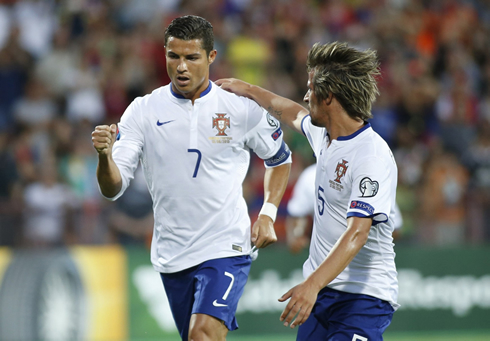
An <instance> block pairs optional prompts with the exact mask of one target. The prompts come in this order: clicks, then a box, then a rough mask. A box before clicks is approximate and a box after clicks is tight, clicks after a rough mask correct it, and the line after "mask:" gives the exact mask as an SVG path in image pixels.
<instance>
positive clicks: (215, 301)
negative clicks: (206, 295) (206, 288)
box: [213, 300, 228, 307]
mask: <svg viewBox="0 0 490 341" xmlns="http://www.w3.org/2000/svg"><path fill="white" fill-rule="evenodd" d="M213 305H214V306H215V307H227V306H228V304H221V303H218V300H214V301H213Z"/></svg>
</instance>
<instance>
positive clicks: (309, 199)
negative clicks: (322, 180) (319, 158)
mask: <svg viewBox="0 0 490 341" xmlns="http://www.w3.org/2000/svg"><path fill="white" fill-rule="evenodd" d="M315 174H316V164H312V165H310V166H308V167H306V168H305V169H304V170H303V172H302V173H301V174H300V176H299V178H298V180H297V181H296V184H295V185H294V188H293V193H292V195H291V199H289V201H288V207H287V208H288V214H289V215H290V216H292V217H305V216H308V215H313V212H314V207H315Z"/></svg>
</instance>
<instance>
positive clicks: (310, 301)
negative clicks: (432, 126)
mask: <svg viewBox="0 0 490 341" xmlns="http://www.w3.org/2000/svg"><path fill="white" fill-rule="evenodd" d="M307 70H308V84H307V86H308V91H307V93H306V95H305V97H304V100H305V102H306V103H308V110H305V109H304V108H303V106H301V105H300V104H297V103H295V102H293V101H290V100H288V99H286V98H283V97H280V96H277V95H275V94H273V93H271V92H269V91H267V90H265V89H262V88H260V87H257V86H253V85H250V84H247V83H244V82H242V81H239V80H233V79H224V80H219V81H216V84H218V85H221V87H222V88H223V89H226V90H229V91H232V92H234V93H236V94H238V95H242V96H246V97H248V98H251V99H253V100H255V101H256V102H257V103H259V104H260V105H261V106H263V107H264V108H267V109H268V111H269V113H272V114H273V115H274V116H275V117H277V118H278V119H279V120H280V121H282V122H284V123H286V124H288V125H290V126H291V127H292V128H293V129H295V130H296V131H298V132H301V133H303V134H304V135H305V136H306V138H307V139H308V141H309V142H310V145H311V146H312V148H313V151H314V153H315V155H316V158H317V167H316V180H315V181H316V182H315V194H316V205H315V216H314V222H313V233H312V239H311V244H310V253H309V257H308V259H307V260H306V262H305V264H304V266H303V273H304V276H305V280H304V281H303V282H302V283H300V284H299V285H297V286H295V287H293V288H292V289H291V290H289V291H288V292H287V293H286V294H284V295H283V296H282V297H281V298H280V299H279V301H281V302H284V301H286V300H288V299H289V302H288V303H287V305H286V307H285V309H284V311H283V313H282V314H281V317H280V320H281V321H284V325H286V326H288V325H289V326H290V327H291V328H294V327H295V326H298V325H299V326H300V327H299V329H298V336H297V340H346V341H347V340H348V341H352V340H358V341H360V340H382V338H383V337H382V334H383V332H384V330H385V329H386V328H387V327H388V325H389V324H390V322H391V319H392V316H393V312H394V311H395V310H396V309H397V308H398V304H397V295H398V281H397V272H396V268H395V253H394V250H393V239H392V232H393V229H394V214H395V191H396V185H397V167H396V164H395V161H394V159H393V155H392V153H391V151H390V149H389V147H388V145H387V144H386V142H385V141H384V140H383V139H382V138H381V137H380V136H379V135H378V134H377V133H376V132H374V131H373V129H372V128H371V126H370V124H369V123H368V119H369V118H371V117H372V114H371V105H372V103H373V101H374V100H375V98H376V95H377V94H378V88H377V84H376V80H375V76H376V75H378V74H379V63H378V60H377V57H376V53H375V51H372V50H366V51H359V50H356V49H354V48H351V47H349V46H348V45H347V44H346V43H339V42H334V43H329V44H319V43H317V44H315V45H314V46H313V47H312V48H311V50H310V51H309V53H308V59H307Z"/></svg>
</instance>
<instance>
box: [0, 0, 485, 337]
mask: <svg viewBox="0 0 490 341" xmlns="http://www.w3.org/2000/svg"><path fill="white" fill-rule="evenodd" d="M184 14H197V15H201V16H203V17H205V18H206V19H208V20H209V21H210V22H211V23H212V24H213V26H214V30H215V36H216V41H215V47H216V49H217V50H218V56H217V59H216V62H215V63H214V64H213V65H212V66H211V79H212V80H216V79H218V78H222V77H230V76H233V77H237V78H242V79H244V80H246V81H249V82H251V83H254V84H258V85H261V86H264V87H266V88H268V89H270V90H272V91H274V92H276V93H279V94H281V95H284V96H286V97H289V98H292V99H295V100H296V101H298V102H301V101H302V98H303V95H304V93H305V90H306V80H307V77H306V76H307V75H306V72H305V59H306V53H307V51H308V49H309V48H310V47H311V45H312V44H313V43H314V42H317V41H321V42H327V41H333V40H342V41H348V42H349V43H351V44H352V45H354V46H356V47H359V48H362V49H364V48H373V49H376V50H377V51H378V55H379V57H380V61H381V71H382V76H381V77H380V78H379V87H380V91H381V96H380V97H379V99H378V100H377V102H376V104H375V106H374V108H373V114H374V119H373V120H372V125H373V127H374V129H375V130H376V131H378V132H379V133H380V135H381V136H383V138H385V139H386V141H387V142H388V143H389V144H390V146H391V148H392V150H393V152H394V155H395V158H396V161H397V163H398V168H399V186H398V193H397V201H398V204H399V206H400V209H401V211H402V214H403V219H404V224H403V227H402V229H401V231H400V234H399V235H398V236H397V238H396V241H395V243H396V246H395V251H396V252H397V264H398V267H399V272H400V286H401V287H400V300H401V303H402V305H403V308H401V309H400V311H399V312H397V313H396V314H395V317H394V320H393V323H392V326H390V328H389V329H388V332H387V335H386V338H385V339H386V340H395V341H396V340H439V339H441V340H488V339H490V270H489V269H490V263H489V262H490V246H489V241H490V38H489V37H490V5H489V3H488V2H487V1H484V0H482V1H476V0H473V1H471V0H468V1H463V0H461V1H456V0H447V1H444V0H419V1H409V0H372V1H368V0H350V1H339V0H329V1H321V0H317V1H313V0H275V1H266V0H209V1H190V0H188V1H186V0H63V1H61V0H59V1H56V0H17V1H16V0H1V1H0V280H1V282H0V340H34V339H40V338H42V337H44V338H45V339H57V340H68V339H70V340H71V339H73V340H74V339H82V340H153V339H166V340H174V339H176V338H175V332H174V331H173V329H172V328H173V323H172V320H171V317H169V313H168V310H166V301H165V296H164V295H163V289H162V287H161V284H160V283H159V282H158V281H159V280H158V276H157V275H156V274H155V273H154V272H153V271H152V269H151V266H150V263H149V256H148V236H149V234H150V233H151V224H152V217H151V202H150V200H149V197H148V193H147V191H146V187H145V186H146V185H145V184H144V181H142V178H141V174H138V176H137V177H136V178H135V181H134V182H133V184H132V185H131V188H130V189H129V191H128V192H127V193H126V194H125V195H124V196H123V197H122V198H121V199H120V200H119V201H118V202H116V203H110V202H108V201H105V200H103V199H102V198H101V196H100V194H99V193H98V190H97V186H96V182H95V181H96V180H95V176H94V174H95V167H96V162H97V158H96V154H95V151H94V150H93V147H92V145H91V140H90V133H91V131H92V130H93V127H94V126H95V125H97V124H101V123H113V122H117V121H118V120H119V117H120V115H121V114H122V112H123V111H124V109H125V108H126V106H127V105H128V104H129V103H130V102H131V100H132V99H133V98H135V97H136V96H140V95H143V94H145V93H148V92H149V91H151V90H152V89H154V88H156V87H158V86H160V85H164V84H167V83H168V78H167V76H166V71H165V55H164V47H163V33H164V28H165V27H166V26H167V25H168V23H169V22H170V21H171V20H172V19H173V18H174V17H176V16H179V15H184ZM284 130H285V132H284V135H285V138H286V140H287V142H288V144H289V146H290V147H291V149H292V150H293V155H294V156H293V157H294V164H293V170H292V174H291V179H290V183H289V187H288V190H287V191H286V194H285V197H284V200H283V203H282V205H281V207H280V209H279V217H278V220H277V223H276V229H277V232H278V237H279V243H278V245H276V246H274V247H271V248H270V249H265V250H263V251H261V255H260V257H259V260H258V261H257V262H255V263H254V267H253V270H252V275H251V278H250V282H249V283H248V285H247V289H246V290H247V291H246V293H245V296H244V299H242V303H241V305H240V307H239V314H238V318H239V321H240V324H241V329H240V330H239V331H237V332H236V333H233V334H232V335H230V337H229V339H230V340H264V339H267V340H276V339H277V340H293V339H294V332H291V331H289V330H288V329H287V328H283V327H282V326H281V324H280V323H279V321H278V316H279V314H280V311H281V310H282V309H281V305H280V304H278V303H277V302H275V300H276V298H277V297H279V296H280V295H281V294H282V293H283V291H285V289H286V288H287V287H289V286H291V285H292V284H294V283H297V282H298V281H300V280H301V277H300V272H299V271H300V268H301V264H302V262H303V261H304V260H305V257H306V253H302V254H299V255H291V254H290V253H289V252H288V251H287V248H286V247H285V233H284V220H285V204H286V203H287V200H288V198H289V196H290V195H291V190H292V187H293V186H294V183H295V181H296V178H297V176H298V175H299V174H300V172H301V171H302V169H304V167H306V166H307V165H309V164H311V163H312V162H313V161H314V160H313V156H312V152H311V150H310V149H309V146H308V144H307V142H306V139H304V138H302V137H301V136H298V135H296V134H293V133H291V132H290V131H288V130H287V129H284ZM262 175H263V166H262V162H261V161H260V160H258V159H257V158H253V159H252V164H251V167H250V171H249V174H248V176H247V179H246V183H245V186H244V192H245V196H246V199H247V202H248V204H249V210H250V215H251V217H252V218H253V217H255V216H256V215H257V212H258V210H259V209H260V206H261V204H262ZM276 296H277V297H276ZM53 335H54V336H53Z"/></svg>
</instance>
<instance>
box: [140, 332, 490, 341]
mask: <svg viewBox="0 0 490 341" xmlns="http://www.w3.org/2000/svg"><path fill="white" fill-rule="evenodd" d="M226 339H227V341H295V340H296V338H295V337H294V336H289V335H287V336H286V335H280V334H270V335H261V336H233V334H232V333H230V334H229V335H228V337H227V338H226ZM414 340H417V341H462V340H464V341H489V340H490V330H483V331H472V332H468V331H451V332H447V331H446V332H411V333H408V332H404V333H401V332H396V333H395V332H393V333H385V335H384V341H414ZM131 341H156V340H153V339H133V340H131ZM165 341H180V339H179V338H170V337H169V338H165Z"/></svg>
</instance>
